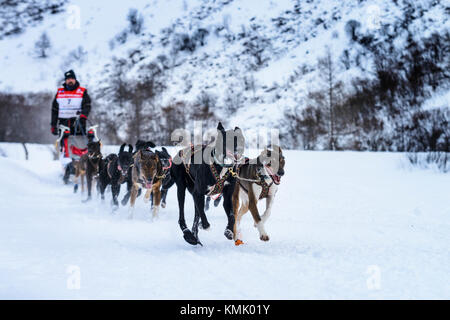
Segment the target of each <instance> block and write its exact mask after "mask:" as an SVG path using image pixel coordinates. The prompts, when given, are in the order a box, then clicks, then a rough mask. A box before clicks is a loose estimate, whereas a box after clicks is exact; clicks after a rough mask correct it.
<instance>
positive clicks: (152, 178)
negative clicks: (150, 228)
mask: <svg viewBox="0 0 450 320" xmlns="http://www.w3.org/2000/svg"><path fill="white" fill-rule="evenodd" d="M133 158H134V164H133V168H132V173H131V174H132V175H131V177H132V183H133V184H132V187H131V196H130V210H129V219H132V218H133V212H134V205H135V202H136V198H137V196H138V192H139V190H140V189H145V190H146V193H145V196H144V201H145V202H148V201H149V200H150V194H153V197H154V206H153V209H152V218H156V217H158V211H159V206H160V204H161V185H162V180H163V175H162V173H163V167H162V164H161V161H160V160H159V157H158V155H157V154H156V153H155V152H153V151H151V150H139V151H138V152H136V154H135V155H134V156H133Z"/></svg>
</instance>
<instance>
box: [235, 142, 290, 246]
mask: <svg viewBox="0 0 450 320" xmlns="http://www.w3.org/2000/svg"><path fill="white" fill-rule="evenodd" d="M284 165H285V158H284V156H283V153H282V150H281V148H280V147H278V146H274V148H273V150H267V149H265V150H264V151H263V152H262V153H261V154H260V155H259V156H258V158H256V159H253V160H247V161H246V163H244V164H242V165H241V166H240V167H239V170H238V178H237V179H238V183H236V186H235V189H234V193H233V209H234V210H233V211H234V214H235V225H234V240H235V244H236V245H237V246H238V245H241V244H243V242H242V238H241V230H240V222H241V218H242V216H243V215H244V214H245V213H247V212H248V211H249V210H250V212H251V214H252V217H253V220H254V222H255V227H256V228H257V229H258V231H259V237H260V239H261V240H262V241H269V235H268V234H267V232H266V230H265V229H264V224H265V223H266V221H267V219H268V218H269V216H270V213H271V210H272V204H273V201H274V198H275V194H276V193H277V190H278V185H279V184H280V182H281V177H282V176H283V175H284ZM262 199H266V210H265V211H264V214H263V215H262V216H260V215H259V212H258V206H257V204H258V201H260V200H262Z"/></svg>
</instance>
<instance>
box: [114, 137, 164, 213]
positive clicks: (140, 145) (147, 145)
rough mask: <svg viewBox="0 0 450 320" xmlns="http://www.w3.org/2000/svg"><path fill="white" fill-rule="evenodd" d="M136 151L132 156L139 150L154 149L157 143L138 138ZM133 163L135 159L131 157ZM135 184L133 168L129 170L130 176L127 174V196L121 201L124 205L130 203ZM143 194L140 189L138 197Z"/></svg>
mask: <svg viewBox="0 0 450 320" xmlns="http://www.w3.org/2000/svg"><path fill="white" fill-rule="evenodd" d="M135 147H136V148H135V151H134V152H133V154H132V156H134V155H135V154H136V153H137V152H138V151H139V150H148V151H152V148H154V147H156V145H155V144H154V143H153V142H152V141H143V140H140V139H138V141H137V142H136V144H135ZM130 160H131V163H134V159H133V158H132V157H131V158H130ZM132 186H133V181H132V175H131V170H129V171H128V176H127V193H126V194H125V196H124V197H123V199H122V201H121V203H122V205H123V206H126V205H127V203H128V200H130V196H131V188H132ZM140 195H141V189H139V192H138V195H137V197H139V196H140Z"/></svg>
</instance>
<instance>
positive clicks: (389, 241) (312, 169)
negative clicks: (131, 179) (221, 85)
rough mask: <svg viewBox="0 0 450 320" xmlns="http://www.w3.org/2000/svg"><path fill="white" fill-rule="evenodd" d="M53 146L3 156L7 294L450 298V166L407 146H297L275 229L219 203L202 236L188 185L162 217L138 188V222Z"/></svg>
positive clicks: (0, 240)
mask: <svg viewBox="0 0 450 320" xmlns="http://www.w3.org/2000/svg"><path fill="white" fill-rule="evenodd" d="M11 146H12V145H6V144H2V145H1V148H2V149H3V150H4V153H6V154H11V155H13V154H14V153H16V155H17V156H12V157H13V158H18V157H20V156H19V151H18V150H16V151H13V150H10V149H11V148H12V147H11ZM46 148H47V147H46V146H44V147H42V148H34V149H33V152H30V161H28V162H27V161H24V160H16V159H11V158H5V157H0V177H1V183H0V298H2V299H5V298H9V299H20V298H32V299H37V298H44V299H59V298H60V299H81V298H112V299H116V298H117V299H120V298H147V299H165V298H168V299H298V298H306V299H308V298H325V299H339V298H351V299H356V298H364V299H366V298H367V299H380V298H387V299H393V298H403V299H410V298H419V299H426V298H437V299H449V298H450V285H449V284H450V281H449V280H450V278H449V274H450V273H449V269H448V267H449V265H450V254H449V253H450V252H449V243H450V234H449V232H448V230H450V203H449V198H448V186H449V185H450V176H449V175H444V174H437V173H434V172H431V171H410V170H407V169H405V168H402V166H401V163H402V161H401V159H402V157H403V155H402V154H394V153H391V154H386V153H353V152H342V153H338V152H336V153H328V152H300V151H287V152H286V158H287V165H286V176H285V177H284V178H283V179H282V184H281V186H280V189H279V192H278V195H277V198H276V201H275V205H274V208H273V214H272V216H271V217H270V219H269V221H268V223H267V228H266V229H267V231H268V233H269V235H270V236H271V240H270V241H269V242H268V243H263V242H261V241H260V240H259V239H258V236H257V231H256V229H255V228H253V223H252V219H251V217H250V215H246V216H245V217H244V219H243V222H242V229H243V235H244V241H245V245H244V246H241V247H235V246H234V244H233V243H232V242H231V241H228V240H226V239H225V237H224V236H223V230H224V227H225V225H226V219H225V214H224V212H223V209H222V208H220V207H219V208H213V209H212V211H211V212H208V213H207V214H208V217H209V218H210V222H211V226H212V228H211V230H210V231H209V232H207V231H203V230H201V231H200V239H201V240H202V242H203V244H204V247H191V246H190V245H188V244H187V243H185V242H184V240H183V239H182V235H181V231H180V230H179V228H178V224H177V212H178V209H177V202H176V192H175V188H173V189H171V190H170V191H169V196H168V206H167V208H166V209H163V210H162V211H161V213H160V218H159V220H156V221H151V220H150V219H149V217H150V210H149V208H148V206H146V205H145V204H144V203H143V202H142V199H139V200H138V205H137V209H136V216H135V220H133V221H129V220H127V219H126V214H127V209H126V208H123V207H122V208H120V209H119V211H118V213H117V214H116V215H113V214H111V211H110V207H109V199H108V198H107V200H106V201H105V203H104V204H102V203H101V202H100V200H93V201H92V202H91V203H88V204H84V203H82V202H81V200H82V197H81V196H80V195H79V194H78V195H74V194H73V193H72V188H71V187H70V186H64V185H62V182H61V178H60V174H61V172H60V166H59V163H58V162H53V161H51V157H50V158H49V156H48V151H47V150H48V149H46ZM186 208H187V217H192V213H193V203H192V201H191V199H190V197H187V204H186ZM190 220H191V219H189V220H188V223H189V221H190ZM74 270H77V271H79V272H80V289H79V290H69V289H68V283H69V284H71V283H72V282H71V279H72V278H73V276H74V274H73V272H74ZM69 288H72V287H70V286H69Z"/></svg>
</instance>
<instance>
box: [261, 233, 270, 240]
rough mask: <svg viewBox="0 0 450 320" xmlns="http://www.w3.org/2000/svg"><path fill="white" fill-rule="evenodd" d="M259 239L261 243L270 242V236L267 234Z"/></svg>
mask: <svg viewBox="0 0 450 320" xmlns="http://www.w3.org/2000/svg"><path fill="white" fill-rule="evenodd" d="M259 238H260V239H261V241H269V236H268V235H267V234H262V235H261V236H260V237H259Z"/></svg>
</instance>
